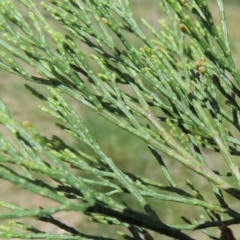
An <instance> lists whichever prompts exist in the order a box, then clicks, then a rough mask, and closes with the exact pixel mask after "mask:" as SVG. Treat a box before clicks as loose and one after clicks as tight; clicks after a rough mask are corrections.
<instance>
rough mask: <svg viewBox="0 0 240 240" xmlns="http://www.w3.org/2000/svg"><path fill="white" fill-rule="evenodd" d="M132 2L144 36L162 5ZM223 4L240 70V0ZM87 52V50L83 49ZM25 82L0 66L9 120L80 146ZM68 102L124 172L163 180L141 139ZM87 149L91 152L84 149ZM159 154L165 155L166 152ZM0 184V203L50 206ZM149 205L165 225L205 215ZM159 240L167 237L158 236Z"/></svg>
mask: <svg viewBox="0 0 240 240" xmlns="http://www.w3.org/2000/svg"><path fill="white" fill-rule="evenodd" d="M15 2H17V1H15ZM46 2H47V1H46ZM130 2H131V6H132V11H133V13H134V16H135V18H136V19H137V21H138V22H139V25H141V28H142V29H143V31H144V32H145V33H146V34H149V32H148V30H147V29H146V28H145V27H144V26H143V25H142V24H141V21H140V19H141V18H144V19H146V20H147V21H148V22H149V23H150V25H152V26H153V27H154V28H155V29H158V30H160V25H159V23H158V20H159V19H160V18H163V17H164V16H165V15H164V14H163V13H162V11H161V9H160V6H159V1H158V0H149V1H146V0H130ZM207 2H209V5H210V7H211V10H212V13H213V16H214V18H215V20H216V23H218V24H219V22H220V21H219V13H218V8H217V4H216V1H210V0H208V1H207ZM224 4H225V10H226V18H227V23H228V28H229V35H230V39H231V48H232V53H233V58H234V60H235V63H236V65H237V66H239V68H240V55H239V54H240V31H239V29H240V28H239V23H240V14H239V12H240V1H239V0H225V1H224ZM17 5H18V4H17ZM20 9H22V14H23V15H26V17H27V18H28V12H26V9H25V8H23V7H21V6H20ZM44 15H45V16H46V18H47V19H48V21H49V22H51V24H52V25H53V26H54V25H55V24H56V23H55V21H54V20H53V19H52V18H51V17H50V16H49V14H48V13H44ZM57 26H58V25H56V28H57ZM134 41H135V40H134ZM135 44H136V46H140V44H141V43H140V42H139V43H138V42H135ZM86 54H88V53H87V52H86ZM30 71H31V69H30ZM24 83H26V81H24V80H22V79H20V78H18V77H17V76H14V75H10V74H8V73H6V72H3V71H2V70H0V96H1V98H2V99H3V101H4V102H5V104H6V105H7V107H8V108H9V110H10V112H11V115H12V116H13V118H14V119H15V120H17V121H18V122H23V121H30V122H31V123H32V124H33V125H34V126H36V128H37V129H38V130H39V132H40V133H41V134H42V135H45V136H47V137H51V136H52V135H57V136H58V137H60V138H64V140H66V142H67V143H68V144H70V145H72V146H74V147H76V148H82V147H84V146H83V145H82V144H81V143H80V142H77V141H76V140H74V139H73V138H70V137H69V136H67V135H66V134H64V133H63V132H62V131H61V130H60V129H58V128H57V127H56V126H55V123H54V119H52V118H51V117H49V116H48V115H46V114H45V113H43V112H41V111H40V110H39V109H38V108H37V106H38V105H39V104H41V102H40V101H39V100H38V99H36V98H35V97H34V96H32V95H31V93H30V92H29V91H28V90H26V89H25V87H24V86H23V84H24ZM29 84H30V85H31V86H35V87H36V88H37V89H38V90H39V91H42V92H45V93H46V91H45V89H44V88H42V87H41V86H39V85H34V84H32V83H29ZM69 101H70V102H71V103H72V105H73V106H74V108H75V109H76V110H77V111H78V113H79V114H80V115H81V116H82V117H83V118H84V119H85V122H86V125H87V126H88V127H89V129H90V131H91V133H92V135H93V136H94V137H95V138H96V140H97V141H98V143H99V144H100V146H101V147H102V149H103V150H104V151H105V153H106V154H107V155H108V156H109V157H111V158H112V159H113V160H114V162H115V163H116V164H117V166H119V167H120V168H121V169H123V170H125V171H128V172H132V173H135V174H139V175H141V176H145V177H149V178H151V179H153V180H155V181H158V182H161V183H165V182H166V180H165V179H164V177H162V172H161V170H160V167H159V165H158V164H157V161H156V160H155V159H154V157H153V156H152V155H151V153H150V152H149V150H148V148H147V147H146V145H145V144H144V143H143V142H142V141H140V140H139V139H137V138H136V137H134V136H131V135H130V134H128V133H127V132H125V131H123V130H121V129H119V128H117V127H116V126H114V125H113V124H110V123H109V122H107V121H105V120H104V119H99V118H98V122H96V121H95V119H96V118H95V114H94V113H93V112H92V111H90V110H88V109H87V108H85V107H84V106H81V105H80V104H79V103H76V102H74V101H73V100H71V99H69ZM0 131H1V132H2V133H3V134H6V135H7V136H8V135H9V133H8V132H7V130H6V129H4V128H2V127H0ZM86 151H90V150H88V149H86ZM205 154H206V155H207V156H208V158H211V153H210V152H207V151H206V152H205ZM162 157H163V158H164V155H163V156H162ZM164 159H165V158H164ZM214 164H216V163H214ZM168 167H170V168H171V169H172V170H173V171H172V174H173V176H174V179H175V181H176V182H178V183H179V185H178V187H182V188H186V189H187V187H186V184H185V179H186V178H189V179H191V181H193V182H194V181H196V182H198V187H199V190H200V191H201V192H202V193H203V194H204V196H205V197H206V198H208V199H211V194H212V193H211V191H210V189H209V187H206V186H207V182H206V181H204V180H203V179H202V178H198V177H197V176H194V175H192V173H191V172H190V171H187V170H186V169H184V168H182V167H181V166H180V165H175V163H174V162H173V161H170V162H169V163H168ZM193 176H194V177H193ZM0 183H1V194H0V196H1V200H3V201H7V202H10V203H13V204H17V205H19V206H21V207H23V208H27V207H28V208H29V206H30V207H38V206H40V205H41V206H44V205H49V204H52V203H51V202H49V201H48V200H46V199H43V198H41V197H39V196H35V195H32V194H30V193H28V192H26V191H23V190H20V189H18V188H17V187H16V186H14V185H12V184H10V183H8V182H6V181H3V180H0ZM187 190H189V189H187ZM119 198H120V199H119V200H120V201H122V202H125V203H127V204H129V205H131V204H134V203H135V201H134V200H133V199H131V198H129V197H128V196H125V195H123V196H120V197H119ZM214 201H215V200H214ZM149 203H150V204H152V205H153V206H154V209H155V210H156V212H157V213H158V214H159V216H160V218H161V220H162V221H164V222H166V223H171V224H174V223H178V222H181V223H184V222H183V221H182V220H180V218H181V216H185V217H187V218H189V219H191V220H194V219H197V220H199V215H200V214H204V211H203V209H201V208H198V207H189V206H186V205H181V204H176V203H171V202H164V201H154V200H151V201H149ZM233 205H236V206H237V203H236V202H234V201H233ZM69 214H70V213H61V214H57V215H56V218H58V219H60V220H62V221H63V222H65V223H67V224H69V225H71V226H75V227H77V228H78V229H79V230H80V231H83V232H87V233H91V234H98V233H100V234H101V235H103V233H109V234H111V236H112V237H115V238H118V239H120V237H117V236H115V232H116V230H117V229H118V228H115V227H105V226H103V225H101V226H100V225H99V224H94V223H90V224H89V223H88V222H87V221H86V220H87V217H85V216H83V215H76V214H71V217H69ZM27 221H29V223H31V224H33V225H34V226H36V227H39V228H40V229H41V230H42V231H48V232H52V233H60V232H61V230H59V229H56V228H55V227H54V226H53V225H50V224H46V223H43V222H39V221H36V222H33V221H31V222H30V220H28V219H27ZM0 223H1V221H0ZM232 229H233V231H234V234H235V236H238V235H239V234H240V230H239V228H237V227H232ZM216 231H217V229H215V230H213V232H214V233H216ZM210 232H211V230H210ZM153 236H155V239H160V236H159V235H153ZM191 236H192V237H194V238H196V239H202V240H204V239H208V238H206V237H205V235H201V233H194V232H193V233H191ZM161 239H165V238H164V237H162V236H161Z"/></svg>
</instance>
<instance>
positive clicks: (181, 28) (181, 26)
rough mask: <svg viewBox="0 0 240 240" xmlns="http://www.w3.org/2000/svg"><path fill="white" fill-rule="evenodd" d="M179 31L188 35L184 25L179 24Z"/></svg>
mask: <svg viewBox="0 0 240 240" xmlns="http://www.w3.org/2000/svg"><path fill="white" fill-rule="evenodd" d="M180 30H181V31H182V32H183V33H189V30H188V28H187V27H186V25H184V24H182V23H181V24H180Z"/></svg>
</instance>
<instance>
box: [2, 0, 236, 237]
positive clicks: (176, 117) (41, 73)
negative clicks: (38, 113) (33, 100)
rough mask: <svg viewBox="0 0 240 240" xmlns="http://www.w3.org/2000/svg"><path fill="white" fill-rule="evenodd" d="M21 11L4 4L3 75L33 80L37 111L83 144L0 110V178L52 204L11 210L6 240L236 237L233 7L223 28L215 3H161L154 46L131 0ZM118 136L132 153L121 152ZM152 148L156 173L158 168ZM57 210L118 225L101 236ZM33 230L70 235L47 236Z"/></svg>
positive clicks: (78, 0) (152, 32) (5, 208)
mask: <svg viewBox="0 0 240 240" xmlns="http://www.w3.org/2000/svg"><path fill="white" fill-rule="evenodd" d="M14 2H16V1H11V0H2V1H1V2H0V22H1V25H0V28H1V31H2V32H3V35H2V36H3V37H2V38H1V39H0V45H1V50H0V56H1V58H0V59H1V61H0V68H1V69H3V70H5V71H7V72H10V73H11V74H15V75H17V76H20V77H21V78H23V79H25V80H27V81H28V82H29V83H28V84H26V85H25V87H26V89H27V90H29V91H30V92H31V93H32V94H33V95H34V96H35V97H37V98H39V99H40V100H41V101H42V105H41V106H40V109H41V110H42V111H44V112H46V113H47V114H49V115H50V116H52V117H53V118H54V119H55V120H56V121H57V126H58V127H59V128H60V129H61V130H62V131H65V132H66V133H68V134H69V135H70V136H71V137H73V138H75V139H77V140H78V141H80V142H81V143H76V144H73V145H71V144H69V143H67V142H68V141H70V140H69V138H66V139H64V140H63V139H61V138H60V137H58V136H53V137H52V138H47V137H46V136H44V135H42V134H40V133H39V132H38V131H37V130H36V128H35V127H34V126H33V125H32V124H31V123H30V122H29V121H24V122H23V123H22V124H19V123H18V122H17V121H15V120H14V119H13V118H12V117H11V115H10V113H9V111H8V109H7V107H6V106H5V105H4V103H3V102H2V101H1V102H0V123H1V125H3V126H4V127H5V128H7V129H8V130H9V131H10V133H11V135H12V139H9V137H8V135H7V134H5V135H3V134H1V138H0V141H1V143H0V151H1V157H0V160H1V165H0V177H1V178H2V179H5V180H7V181H9V182H11V183H13V184H14V185H16V186H18V187H20V188H22V189H26V190H28V191H30V192H32V193H34V195H35V196H37V195H39V196H42V197H44V198H47V199H50V200H53V201H52V202H51V203H50V202H49V204H46V205H45V206H44V207H43V206H40V207H39V208H32V207H30V204H29V207H27V208H24V207H21V206H20V204H19V205H18V204H13V203H10V202H7V201H5V202H4V201H1V203H0V204H1V207H2V211H1V214H0V218H1V219H11V221H10V222H8V223H6V224H5V223H3V224H2V225H1V231H0V236H1V237H2V238H3V237H4V238H22V239H116V238H119V237H120V236H121V237H122V238H124V239H136V240H137V239H138V240H140V239H145V240H147V239H153V238H154V239H159V234H162V235H166V236H168V237H171V238H173V239H183V240H184V239H196V236H198V237H197V238H198V239H199V236H201V239H203V238H204V237H203V235H196V234H197V233H198V232H200V231H201V232H203V234H205V235H206V236H205V238H206V239H207V238H212V239H225V238H226V239H230V240H231V239H235V238H234V236H233V233H232V231H231V229H230V228H229V227H228V226H229V225H232V224H237V223H239V221H240V215H239V210H238V209H237V207H236V206H237V200H239V199H240V190H239V184H240V172H239V167H238V164H237V159H236V156H239V153H240V152H239V150H238V145H240V141H239V140H238V131H239V130H240V126H239V117H238V114H239V103H238V102H239V101H238V96H239V84H240V75H239V73H238V70H237V68H236V66H235V64H234V61H233V59H232V54H231V49H230V44H229V39H228V33H227V26H226V20H225V15H224V9H223V3H222V1H221V0H218V1H217V3H218V6H219V12H220V17H221V26H220V27H219V26H217V25H216V24H215V23H214V19H213V17H212V14H211V11H210V10H209V7H208V5H207V3H206V1H205V0H193V1H190V0H189V1H185V0H181V1H180V0H179V1H177V0H175V1H174V0H165V1H162V2H161V6H162V8H163V10H164V11H165V13H166V15H167V16H168V19H167V18H166V20H163V19H161V21H160V24H161V27H162V31H160V32H159V31H157V30H156V29H154V28H153V27H152V26H151V25H150V24H149V23H147V21H145V20H142V22H143V23H144V25H145V26H146V27H147V29H148V30H149V34H148V35H147V34H145V33H143V31H142V27H140V26H139V24H138V23H137V22H136V20H135V19H134V17H133V14H132V12H131V10H130V6H129V1H127V0H115V1H110V0H91V1H90V0H69V1H55V0H52V1H51V4H50V3H49V4H47V3H41V7H42V8H43V11H40V6H39V5H38V4H37V1H32V0H19V1H18V2H19V4H18V3H14ZM20 9H21V10H20ZM25 10H27V11H28V13H29V17H26V16H24V17H23V13H24V11H25ZM47 12H48V13H50V14H51V16H52V17H53V18H54V19H55V20H56V21H57V22H58V23H59V26H58V28H57V27H56V25H52V21H50V20H49V16H48V14H47ZM43 13H45V15H43ZM47 19H48V20H47ZM62 27H63V28H62ZM55 29H58V30H59V29H60V30H59V31H56V30H55ZM86 47H87V48H89V49H90V50H86ZM34 83H37V84H38V85H39V86H40V85H41V86H44V87H45V88H46V89H47V90H48V92H46V91H44V90H43V89H42V88H40V87H39V86H38V85H36V84H34ZM49 95H50V96H49ZM71 99H74V100H75V102H77V103H79V104H80V103H81V106H85V107H84V108H83V107H81V109H84V110H86V109H88V110H87V111H88V113H87V114H83V113H81V112H80V111H79V107H76V105H74V104H72V103H73V101H72V100H71ZM102 119H105V120H107V124H106V121H105V122H104V123H103V125H101V121H103V120H102ZM40 121H41V120H40ZM104 124H105V125H104ZM111 124H112V125H111ZM113 126H114V127H113ZM103 127H104V128H103ZM100 128H103V129H100ZM111 129H115V130H113V132H114V133H113V134H112V135H111V136H113V135H117V136H114V137H115V138H117V137H118V136H121V138H122V140H121V143H124V142H125V144H124V148H123V150H121V151H119V149H120V147H119V146H117V145H118V144H115V145H116V146H112V145H111V144H110V142H111V141H112V139H111V137H110V135H109V133H110V130H111ZM116 129H123V130H124V131H125V132H123V131H120V130H116ZM115 131H116V132H115ZM98 134H100V135H101V137H100V138H98V137H97V135H98ZM115 138H114V139H115ZM127 138H130V139H131V140H127ZM96 139H97V140H96ZM137 139H141V142H140V143H138V144H137V145H134V144H132V143H131V142H132V141H137ZM103 140H104V141H105V142H103ZM126 143H127V144H126ZM128 143H129V144H128ZM106 144H107V145H106ZM109 144H110V145H109ZM106 146H108V147H106ZM134 146H136V147H134ZM145 146H147V147H148V150H146V149H147V148H146V149H144V147H145ZM141 148H143V149H144V151H143V150H142V149H141ZM118 151H119V152H118ZM146 151H149V153H151V154H152V156H153V157H154V158H155V159H156V160H157V161H156V162H157V163H158V165H159V168H157V165H154V164H153V165H151V167H150V165H149V163H148V161H153V157H150V154H149V153H147V155H144V154H145V152H146ZM114 152H115V154H114ZM116 152H118V154H116ZM129 152H130V155H131V158H130V159H124V158H126V156H127V157H128V156H130V155H128V154H129ZM134 156H135V158H136V159H134ZM141 158H144V159H145V162H141V161H142V160H141ZM148 158H149V159H148ZM126 165H130V166H131V167H130V168H128V166H126ZM139 166H140V167H139ZM153 166H154V167H153ZM138 167H139V173H137V171H138V170H137V169H138ZM143 168H146V169H145V170H146V171H143ZM160 171H161V173H160ZM158 172H159V173H158ZM184 179H186V182H185V184H184ZM41 199H42V198H41ZM40 204H41V202H40ZM171 208H173V211H170V210H171ZM181 208H183V209H184V211H185V213H183V216H182V217H181V219H180V216H179V215H181ZM235 208H236V209H235ZM203 210H204V211H203ZM194 211H196V212H197V215H194V213H193V212H194ZM59 212H67V213H68V214H67V215H66V216H68V218H70V217H71V216H72V213H70V212H73V213H74V214H75V215H78V216H80V214H85V215H86V216H88V217H89V220H90V221H92V222H96V223H98V224H103V225H107V226H108V228H104V230H102V231H101V232H99V234H98V235H99V236H94V234H92V232H93V226H95V225H93V224H92V223H89V224H87V227H85V228H84V230H83V229H82V228H81V227H82V226H77V227H76V226H75V227H76V228H74V227H73V226H68V225H67V224H66V222H65V221H60V220H59V219H58V218H57V217H56V213H59ZM167 213H170V215H171V216H169V215H167ZM53 215H54V216H53ZM199 215H200V216H199ZM27 217H30V218H31V219H32V221H31V222H25V221H24V219H25V218H27ZM16 219H20V221H21V222H19V221H18V220H16ZM33 220H34V221H33ZM35 221H42V222H46V223H48V224H53V225H55V226H56V227H58V228H60V229H63V230H64V233H61V232H60V233H59V232H54V233H51V232H50V231H46V230H44V231H42V230H40V229H38V228H37V227H34V222H35ZM113 225H115V226H117V228H114V227H113ZM213 227H214V228H215V229H219V230H220V231H219V233H216V231H215V232H214V233H212V232H211V230H209V229H210V228H213ZM106 229H108V230H106ZM109 229H110V230H109ZM111 229H114V231H112V232H111ZM115 229H116V231H117V233H116V232H115ZM82 231H85V232H84V233H83V232H82ZM213 234H215V236H213ZM219 236H220V237H219ZM161 238H162V236H161Z"/></svg>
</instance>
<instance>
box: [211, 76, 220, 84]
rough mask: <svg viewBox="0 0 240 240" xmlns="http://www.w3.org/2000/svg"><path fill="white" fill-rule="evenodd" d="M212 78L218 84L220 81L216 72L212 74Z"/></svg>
mask: <svg viewBox="0 0 240 240" xmlns="http://www.w3.org/2000/svg"><path fill="white" fill-rule="evenodd" d="M212 80H213V83H214V84H219V83H220V80H219V77H218V76H217V75H216V74H213V75H212Z"/></svg>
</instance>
